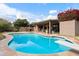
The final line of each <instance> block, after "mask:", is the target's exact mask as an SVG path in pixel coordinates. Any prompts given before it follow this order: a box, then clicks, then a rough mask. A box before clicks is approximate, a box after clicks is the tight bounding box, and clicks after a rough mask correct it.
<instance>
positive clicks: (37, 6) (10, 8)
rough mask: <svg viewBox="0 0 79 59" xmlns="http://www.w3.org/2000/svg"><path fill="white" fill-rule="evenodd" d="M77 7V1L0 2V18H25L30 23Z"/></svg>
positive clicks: (78, 7)
mask: <svg viewBox="0 0 79 59" xmlns="http://www.w3.org/2000/svg"><path fill="white" fill-rule="evenodd" d="M68 9H79V4H78V3H6V4H3V3H0V18H6V19H7V20H8V21H10V22H14V21H15V20H16V19H17V18H22V19H23V18H26V19H27V20H28V21H29V22H30V23H32V22H39V21H43V20H48V19H57V14H58V13H60V12H62V11H65V10H68Z"/></svg>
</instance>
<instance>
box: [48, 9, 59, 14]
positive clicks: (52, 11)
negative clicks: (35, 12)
mask: <svg viewBox="0 0 79 59" xmlns="http://www.w3.org/2000/svg"><path fill="white" fill-rule="evenodd" d="M55 13H57V10H50V11H49V14H55Z"/></svg>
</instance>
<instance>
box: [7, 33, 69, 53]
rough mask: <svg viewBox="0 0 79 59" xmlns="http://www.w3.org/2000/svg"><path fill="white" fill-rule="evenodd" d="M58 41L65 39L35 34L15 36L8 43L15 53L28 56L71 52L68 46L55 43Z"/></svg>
mask: <svg viewBox="0 0 79 59" xmlns="http://www.w3.org/2000/svg"><path fill="white" fill-rule="evenodd" d="M57 40H64V38H60V37H56V36H53V37H48V36H43V35H39V34H35V33H27V34H13V39H12V40H11V41H10V42H9V43H8V46H9V48H10V49H12V50H14V51H18V52H23V53H28V54H54V53H58V52H64V51H68V50H70V48H68V47H66V46H63V45H60V44H57V43H55V41H57Z"/></svg>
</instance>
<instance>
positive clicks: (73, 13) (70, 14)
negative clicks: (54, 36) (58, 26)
mask: <svg viewBox="0 0 79 59" xmlns="http://www.w3.org/2000/svg"><path fill="white" fill-rule="evenodd" d="M58 19H59V20H60V21H66V20H73V19H76V20H79V10H78V9H70V10H67V11H64V12H61V13H59V14H58Z"/></svg>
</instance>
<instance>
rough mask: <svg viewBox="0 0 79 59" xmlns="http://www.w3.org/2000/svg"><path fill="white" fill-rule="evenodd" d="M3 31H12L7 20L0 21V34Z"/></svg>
mask: <svg viewBox="0 0 79 59" xmlns="http://www.w3.org/2000/svg"><path fill="white" fill-rule="evenodd" d="M4 31H12V25H11V23H10V22H8V21H7V20H4V19H0V32H4Z"/></svg>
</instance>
